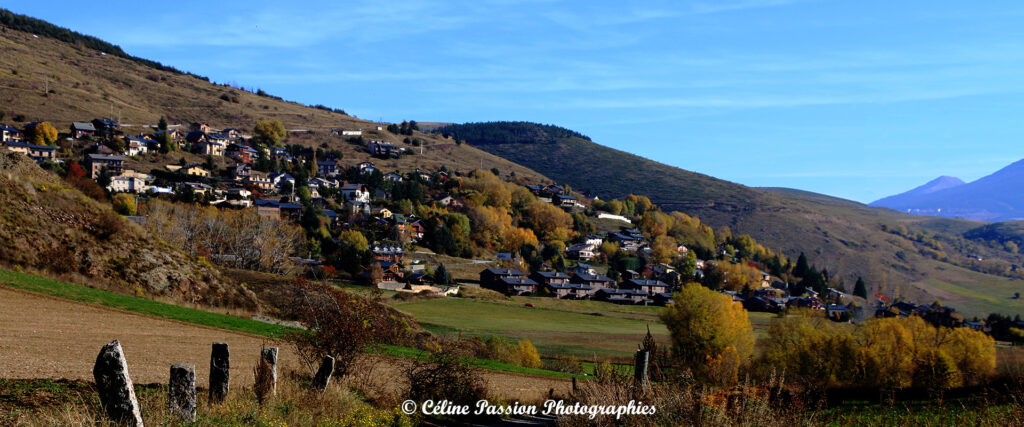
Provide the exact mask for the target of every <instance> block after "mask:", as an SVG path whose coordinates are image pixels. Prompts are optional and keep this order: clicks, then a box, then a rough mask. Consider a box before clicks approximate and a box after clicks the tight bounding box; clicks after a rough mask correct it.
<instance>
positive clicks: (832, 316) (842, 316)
mask: <svg viewBox="0 0 1024 427" xmlns="http://www.w3.org/2000/svg"><path fill="white" fill-rule="evenodd" d="M825 317H827V318H829V320H833V321H836V322H846V321H848V320H850V310H849V307H847V306H845V305H829V306H827V307H825Z"/></svg>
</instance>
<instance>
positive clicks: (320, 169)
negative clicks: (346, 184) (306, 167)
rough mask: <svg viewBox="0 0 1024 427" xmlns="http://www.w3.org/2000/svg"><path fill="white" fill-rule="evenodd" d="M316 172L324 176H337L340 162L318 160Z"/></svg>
mask: <svg viewBox="0 0 1024 427" xmlns="http://www.w3.org/2000/svg"><path fill="white" fill-rule="evenodd" d="M316 170H317V173H319V174H320V175H322V176H330V177H333V176H337V175H338V162H336V161H334V160H317V162H316Z"/></svg>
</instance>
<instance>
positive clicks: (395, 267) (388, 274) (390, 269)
mask: <svg viewBox="0 0 1024 427" xmlns="http://www.w3.org/2000/svg"><path fill="white" fill-rule="evenodd" d="M374 265H379V266H380V269H381V277H380V280H381V281H382V282H397V281H399V280H400V279H401V278H402V271H401V270H400V265H399V264H398V263H397V262H389V261H376V262H374V263H372V264H370V266H369V267H363V275H364V277H367V278H370V272H371V271H372V270H371V269H372V268H373V266H374Z"/></svg>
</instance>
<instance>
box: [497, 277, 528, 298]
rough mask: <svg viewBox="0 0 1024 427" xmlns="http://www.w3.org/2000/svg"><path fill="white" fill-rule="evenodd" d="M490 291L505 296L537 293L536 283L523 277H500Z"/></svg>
mask: <svg viewBox="0 0 1024 427" xmlns="http://www.w3.org/2000/svg"><path fill="white" fill-rule="evenodd" d="M490 289H491V290H494V291H498V292H501V293H503V294H505V295H517V296H524V295H533V294H536V293H537V282H534V281H533V280H530V279H527V278H525V277H502V278H501V279H498V280H497V282H495V283H494V284H493V285H492V287H491V288H490Z"/></svg>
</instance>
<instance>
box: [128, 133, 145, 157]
mask: <svg viewBox="0 0 1024 427" xmlns="http://www.w3.org/2000/svg"><path fill="white" fill-rule="evenodd" d="M125 142H127V144H125V154H127V155H129V156H138V155H140V154H146V153H148V152H149V142H148V141H146V140H145V139H143V138H139V137H134V136H129V137H127V138H125Z"/></svg>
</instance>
